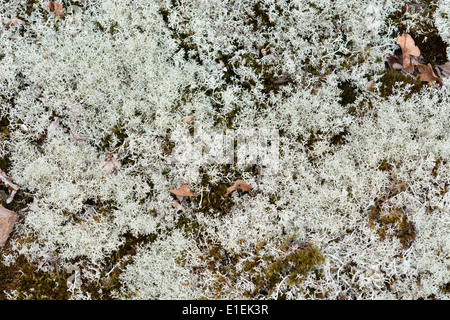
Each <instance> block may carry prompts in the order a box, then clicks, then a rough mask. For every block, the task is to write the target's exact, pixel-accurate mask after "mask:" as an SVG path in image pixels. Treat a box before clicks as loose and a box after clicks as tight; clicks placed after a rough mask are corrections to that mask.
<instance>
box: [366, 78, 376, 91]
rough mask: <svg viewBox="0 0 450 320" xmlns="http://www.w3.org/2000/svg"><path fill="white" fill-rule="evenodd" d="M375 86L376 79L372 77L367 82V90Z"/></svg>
mask: <svg viewBox="0 0 450 320" xmlns="http://www.w3.org/2000/svg"><path fill="white" fill-rule="evenodd" d="M374 87H375V80H374V79H372V80H370V81H369V82H367V83H366V90H367V91H372V90H373V88H374Z"/></svg>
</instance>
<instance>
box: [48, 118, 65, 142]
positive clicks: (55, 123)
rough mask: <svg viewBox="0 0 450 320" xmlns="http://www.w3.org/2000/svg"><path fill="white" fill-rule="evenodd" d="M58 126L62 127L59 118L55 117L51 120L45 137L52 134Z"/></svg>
mask: <svg viewBox="0 0 450 320" xmlns="http://www.w3.org/2000/svg"><path fill="white" fill-rule="evenodd" d="M59 128H62V125H61V118H59V117H55V120H53V122H52V123H50V125H49V126H48V128H47V138H50V137H51V136H53V134H54V132H55V131H56V130H58V129H59Z"/></svg>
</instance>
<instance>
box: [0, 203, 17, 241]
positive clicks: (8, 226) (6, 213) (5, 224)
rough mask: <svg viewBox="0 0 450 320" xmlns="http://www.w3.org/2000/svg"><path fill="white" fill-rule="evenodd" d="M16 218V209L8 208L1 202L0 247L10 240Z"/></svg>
mask: <svg viewBox="0 0 450 320" xmlns="http://www.w3.org/2000/svg"><path fill="white" fill-rule="evenodd" d="M16 220H17V216H16V214H15V213H14V211H11V210H8V209H6V208H5V207H3V206H2V205H1V204H0V247H1V246H3V245H4V244H5V243H6V240H8V238H9V234H10V233H11V231H12V229H13V227H14V223H15V222H16Z"/></svg>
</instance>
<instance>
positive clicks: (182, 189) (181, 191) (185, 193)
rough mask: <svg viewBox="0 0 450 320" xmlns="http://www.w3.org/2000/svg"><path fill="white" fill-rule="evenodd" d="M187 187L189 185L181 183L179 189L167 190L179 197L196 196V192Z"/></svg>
mask: <svg viewBox="0 0 450 320" xmlns="http://www.w3.org/2000/svg"><path fill="white" fill-rule="evenodd" d="M189 189H190V188H189V185H187V184H183V185H182V186H181V187H180V188H179V189H170V190H169V192H171V193H173V194H174V195H176V196H179V197H196V196H198V195H197V194H195V193H192V192H191V191H190V190H189Z"/></svg>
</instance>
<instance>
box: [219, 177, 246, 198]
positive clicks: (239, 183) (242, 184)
mask: <svg viewBox="0 0 450 320" xmlns="http://www.w3.org/2000/svg"><path fill="white" fill-rule="evenodd" d="M237 189H240V190H242V191H248V192H249V193H250V195H252V186H250V185H248V184H247V182H245V181H244V180H236V182H235V183H234V185H232V186H231V187H229V188H227V193H226V194H225V195H226V196H227V195H229V194H230V193H231V192H233V191H234V190H237Z"/></svg>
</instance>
